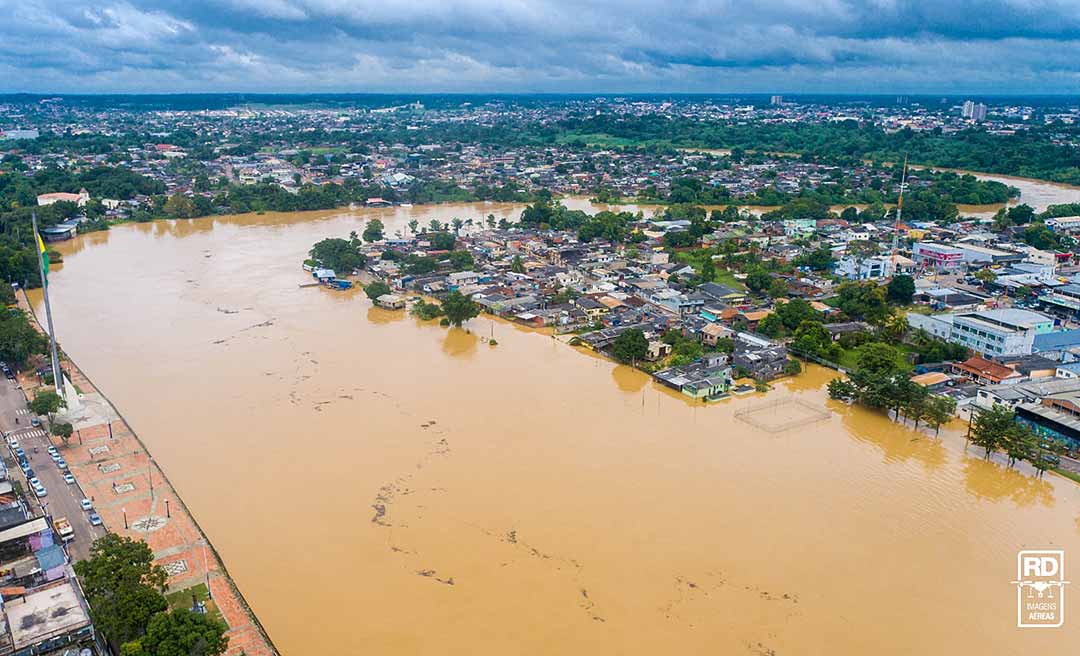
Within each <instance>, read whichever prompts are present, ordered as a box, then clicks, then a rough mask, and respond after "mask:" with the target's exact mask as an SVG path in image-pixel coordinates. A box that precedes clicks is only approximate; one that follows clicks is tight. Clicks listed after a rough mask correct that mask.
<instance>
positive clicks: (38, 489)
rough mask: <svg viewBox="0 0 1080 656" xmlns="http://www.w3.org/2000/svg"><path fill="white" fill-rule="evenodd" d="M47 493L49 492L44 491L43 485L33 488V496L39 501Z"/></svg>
mask: <svg viewBox="0 0 1080 656" xmlns="http://www.w3.org/2000/svg"><path fill="white" fill-rule="evenodd" d="M48 493H49V491H48V490H46V489H45V486H44V485H41V484H38V485H37V487H35V488H34V495H35V496H37V498H39V499H40V498H41V497H43V496H45V495H46V494H48Z"/></svg>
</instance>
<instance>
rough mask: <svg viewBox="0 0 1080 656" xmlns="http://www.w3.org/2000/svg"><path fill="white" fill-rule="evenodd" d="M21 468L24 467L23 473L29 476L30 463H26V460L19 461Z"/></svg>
mask: <svg viewBox="0 0 1080 656" xmlns="http://www.w3.org/2000/svg"><path fill="white" fill-rule="evenodd" d="M19 466H20V467H22V470H23V473H24V474H26V475H27V476H29V474H27V472H29V471H30V463H28V462H26V461H25V460H20V461H19Z"/></svg>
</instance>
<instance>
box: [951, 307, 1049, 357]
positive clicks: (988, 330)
mask: <svg viewBox="0 0 1080 656" xmlns="http://www.w3.org/2000/svg"><path fill="white" fill-rule="evenodd" d="M1053 328H1054V320H1053V319H1051V318H1050V317H1048V316H1046V315H1045V314H1040V313H1038V312H1029V311H1027V310H1016V309H1003V310H985V311H981V312H965V313H961V314H957V315H955V316H953V323H952V335H951V336H950V339H949V341H951V342H955V343H957V344H962V345H964V346H966V347H968V348H969V349H971V350H972V351H975V352H976V353H979V354H982V355H986V356H990V357H994V356H1003V355H1030V354H1031V350H1032V345H1033V344H1034V342H1035V335H1041V334H1045V333H1049V332H1050V331H1051V330H1053Z"/></svg>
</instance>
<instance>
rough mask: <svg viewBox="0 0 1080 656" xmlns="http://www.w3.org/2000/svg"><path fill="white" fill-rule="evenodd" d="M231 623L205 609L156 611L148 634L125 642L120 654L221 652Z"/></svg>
mask: <svg viewBox="0 0 1080 656" xmlns="http://www.w3.org/2000/svg"><path fill="white" fill-rule="evenodd" d="M227 630H228V627H226V626H225V624H223V623H222V622H219V621H217V620H215V619H213V618H210V617H208V616H206V615H204V614H202V613H196V612H193V611H190V610H188V609H186V608H178V609H176V610H173V611H171V612H168V613H159V614H157V615H155V616H154V617H153V618H152V619H151V620H150V623H149V625H148V626H147V628H146V635H144V636H142V637H141V638H139V639H138V640H133V641H131V642H128V643H126V644H124V645H123V647H122V648H121V650H120V656H220V655H221V654H224V653H225V650H226V649H227V648H228V646H229V638H228V636H226V635H225V632H226V631H227Z"/></svg>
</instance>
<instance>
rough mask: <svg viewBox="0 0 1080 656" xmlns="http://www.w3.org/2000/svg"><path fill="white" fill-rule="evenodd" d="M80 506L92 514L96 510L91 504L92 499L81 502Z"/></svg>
mask: <svg viewBox="0 0 1080 656" xmlns="http://www.w3.org/2000/svg"><path fill="white" fill-rule="evenodd" d="M79 505H80V506H82V509H83V510H85V511H86V512H90V511H91V510H93V509H94V504H92V503H90V499H83V500H82V501H80V502H79Z"/></svg>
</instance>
